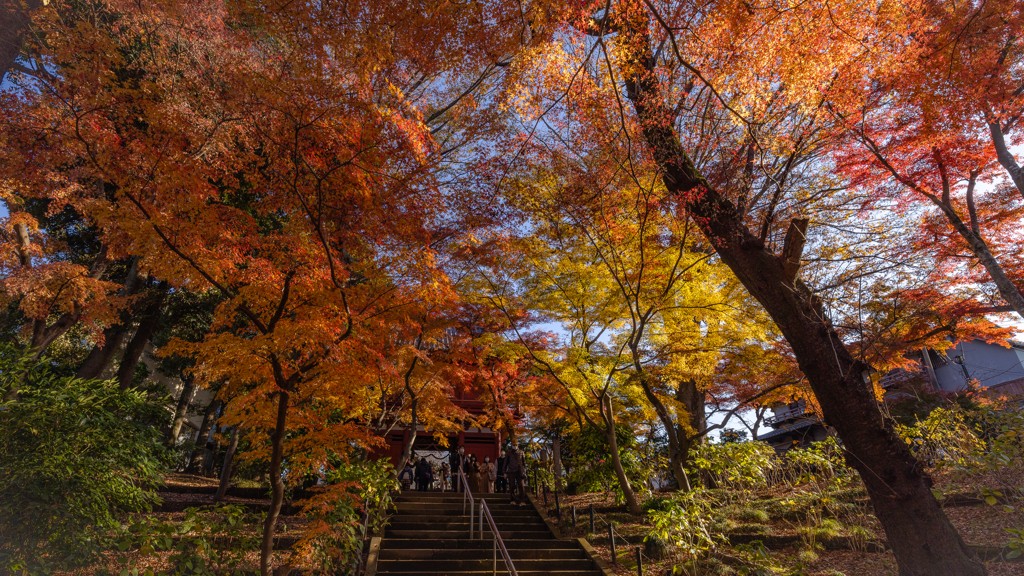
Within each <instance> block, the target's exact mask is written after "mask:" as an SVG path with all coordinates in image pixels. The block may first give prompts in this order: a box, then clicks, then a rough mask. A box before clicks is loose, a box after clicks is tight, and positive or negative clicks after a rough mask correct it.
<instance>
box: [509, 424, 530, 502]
mask: <svg viewBox="0 0 1024 576" xmlns="http://www.w3.org/2000/svg"><path fill="white" fill-rule="evenodd" d="M506 456H507V460H506V462H505V475H506V476H507V477H508V484H509V502H510V503H513V504H518V505H519V506H524V505H526V487H525V486H523V479H524V478H525V477H526V460H525V456H524V455H523V453H522V451H520V450H519V442H517V441H516V440H512V446H511V447H510V448H509V450H508V453H507V454H506Z"/></svg>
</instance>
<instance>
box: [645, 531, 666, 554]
mask: <svg viewBox="0 0 1024 576" xmlns="http://www.w3.org/2000/svg"><path fill="white" fill-rule="evenodd" d="M668 553H669V544H668V542H666V541H665V540H664V539H663V538H661V537H660V536H658V535H657V534H649V535H648V536H647V538H644V554H646V555H648V556H649V557H651V558H653V559H654V560H661V559H662V558H665V557H666V556H668Z"/></svg>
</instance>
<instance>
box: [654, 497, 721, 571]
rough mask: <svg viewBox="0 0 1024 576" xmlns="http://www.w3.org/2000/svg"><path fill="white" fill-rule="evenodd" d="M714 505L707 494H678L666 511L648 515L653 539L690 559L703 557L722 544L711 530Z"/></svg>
mask: <svg viewBox="0 0 1024 576" xmlns="http://www.w3.org/2000/svg"><path fill="white" fill-rule="evenodd" d="M718 504H719V503H718V501H717V500H715V499H714V498H712V497H711V495H710V494H709V493H708V491H707V490H705V489H702V488H697V489H694V490H691V491H689V492H680V493H677V494H676V495H675V497H674V498H672V500H671V505H669V506H668V507H667V509H666V510H664V511H660V510H656V511H652V512H650V513H649V514H650V517H651V520H652V521H653V523H654V531H653V532H652V533H653V534H654V535H656V536H657V537H659V538H661V539H663V540H665V541H666V542H670V543H672V544H674V545H676V546H678V547H679V549H680V550H681V551H682V552H683V553H685V554H688V555H690V556H695V557H706V556H708V555H709V554H710V552H711V551H712V550H714V549H715V548H716V547H717V546H718V545H719V544H721V543H723V542H724V539H723V537H722V536H721V534H719V533H717V532H716V531H715V530H714V529H713V526H714V523H715V514H714V512H715V509H716V508H717V507H718Z"/></svg>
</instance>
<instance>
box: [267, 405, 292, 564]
mask: <svg viewBox="0 0 1024 576" xmlns="http://www.w3.org/2000/svg"><path fill="white" fill-rule="evenodd" d="M288 400H289V396H288V392H286V391H284V390H282V391H280V392H279V393H278V400H277V424H276V425H275V426H274V434H273V435H272V436H271V437H270V443H271V453H270V511H269V512H267V519H266V521H264V523H263V544H262V545H261V546H260V574H261V575H262V576H272V574H273V566H271V564H270V560H271V555H272V554H273V553H274V532H275V531H276V530H277V519H278V517H279V516H280V515H281V503H282V502H283V501H284V480H283V479H282V478H281V460H282V459H283V458H284V433H285V425H286V424H287V419H288Z"/></svg>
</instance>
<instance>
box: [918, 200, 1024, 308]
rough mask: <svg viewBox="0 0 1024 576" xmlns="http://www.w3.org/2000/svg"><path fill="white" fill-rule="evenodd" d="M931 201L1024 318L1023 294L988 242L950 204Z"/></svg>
mask: <svg viewBox="0 0 1024 576" xmlns="http://www.w3.org/2000/svg"><path fill="white" fill-rule="evenodd" d="M932 201H933V202H934V203H935V204H936V205H937V206H938V207H939V209H940V210H942V213H943V214H945V216H946V220H949V223H950V224H951V225H952V226H953V229H954V230H956V232H957V234H959V235H960V237H961V238H963V239H964V240H966V241H967V245H968V246H970V247H971V252H973V253H974V256H975V257H976V258H977V259H978V261H979V262H981V265H982V266H984V267H985V271H986V272H988V275H989V277H990V278H992V282H993V283H995V285H996V288H997V289H998V290H999V295H1000V296H1002V297H1003V300H1006V303H1007V304H1009V305H1010V306H1011V307H1012V308H1013V309H1014V310H1015V311H1016V312H1017V314H1018V315H1019V316H1020V317H1021V318H1024V295H1022V294H1021V293H1020V289H1019V288H1017V286H1016V285H1015V284H1014V283H1013V281H1012V280H1010V277H1009V276H1007V275H1006V272H1005V271H1004V270H1003V267H1002V266H1001V265H1000V264H999V261H998V260H996V258H995V256H993V255H992V252H991V251H990V250H989V248H988V244H987V243H986V242H985V240H983V239H982V237H981V235H980V234H978V233H976V232H975V231H974V230H971V228H970V227H968V226H967V224H966V223H965V222H964V221H963V219H961V218H960V215H959V214H957V213H956V211H955V210H953V208H952V206H949V205H946V204H943V202H942V201H940V200H938V199H937V198H933V199H932Z"/></svg>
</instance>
